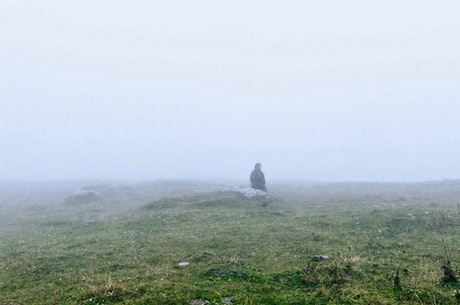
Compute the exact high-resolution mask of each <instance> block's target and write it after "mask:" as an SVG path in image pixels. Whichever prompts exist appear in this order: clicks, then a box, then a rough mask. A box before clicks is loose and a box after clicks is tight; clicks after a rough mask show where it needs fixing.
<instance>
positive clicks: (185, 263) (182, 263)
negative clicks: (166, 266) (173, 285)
mask: <svg viewBox="0 0 460 305" xmlns="http://www.w3.org/2000/svg"><path fill="white" fill-rule="evenodd" d="M189 264H190V263H189V262H181V263H179V267H186V266H188V265H189Z"/></svg>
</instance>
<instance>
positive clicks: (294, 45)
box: [0, 0, 460, 181]
mask: <svg viewBox="0 0 460 305" xmlns="http://www.w3.org/2000/svg"><path fill="white" fill-rule="evenodd" d="M459 12H460V3H459V2H458V1H454V0H452V1H415V0H408V1H393V0H390V1H383V2H375V1H326V2H324V1H316V2H312V1H283V2H281V1H239V0H237V1H162V2H161V3H160V2H158V1H143V0H139V1H130V2H127V1H86V0H84V1H72V2H68V1H51V0H43V1H17V0H2V1H1V2H0V44H1V47H0V58H1V60H0V147H1V149H0V180H50V179H52V180H56V179H214V178H228V179H248V175H249V172H250V171H251V170H252V168H253V166H254V163H255V162H261V163H262V167H263V168H262V169H263V171H264V173H265V175H266V178H267V180H270V179H272V180H281V179H301V180H307V181H357V180H359V181H363V180H370V181H411V180H435V179H455V178H459V177H460V119H459V115H460V86H459V84H460V18H459V17H458V14H459Z"/></svg>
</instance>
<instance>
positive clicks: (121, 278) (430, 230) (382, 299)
mask: <svg viewBox="0 0 460 305" xmlns="http://www.w3.org/2000/svg"><path fill="white" fill-rule="evenodd" d="M286 192H287V191H283V192H278V193H277V192H276V191H274V196H275V197H274V198H273V199H272V200H257V199H247V198H244V197H240V196H236V197H232V196H221V195H219V194H216V193H209V194H204V195H193V196H192V195H191V196H185V197H181V198H167V199H162V200H159V201H153V202H151V203H147V204H145V205H143V206H142V205H141V206H139V207H137V208H133V209H131V210H130V212H129V213H127V212H126V213H121V214H119V215H117V217H88V215H89V216H91V215H93V214H94V215H96V214H97V213H101V212H100V210H101V209H103V208H101V209H99V210H98V209H96V210H95V209H94V207H91V206H83V207H80V208H83V209H87V210H86V214H84V213H83V214H77V215H81V216H75V214H73V215H72V217H70V216H69V215H66V214H65V209H67V207H62V209H63V210H61V213H59V214H56V215H53V214H50V215H49V216H48V217H44V216H43V215H42V217H38V218H35V217H34V214H33V213H31V214H30V217H20V218H17V220H15V219H10V220H9V227H8V229H7V228H6V227H2V229H4V230H2V233H0V236H1V239H0V299H1V300H0V304H190V302H191V301H192V300H198V299H203V300H208V301H209V302H210V303H211V304H224V303H223V298H224V297H235V298H234V300H233V304H438V305H439V304H458V303H460V302H459V299H460V293H459V291H460V285H459V284H458V283H451V284H445V283H442V276H443V271H442V269H441V267H442V266H443V265H444V264H445V263H446V254H447V255H448V257H449V259H450V261H451V262H452V267H453V269H455V270H456V269H457V268H458V266H459V264H460V252H459V246H458V244H459V243H458V238H457V237H458V236H459V233H460V232H459V231H460V226H459V225H460V216H459V215H458V213H457V211H456V210H455V208H453V207H452V204H445V205H442V204H441V205H436V206H433V205H432V204H430V203H426V202H424V200H423V199H424V197H423V193H422V195H421V197H420V199H417V200H418V201H410V202H407V201H404V204H398V202H399V201H403V200H400V198H399V197H395V196H394V197H391V196H390V198H383V199H382V198H381V197H379V196H378V194H376V195H375V196H373V195H372V194H371V195H367V196H364V197H363V196H362V195H361V194H360V193H359V192H354V193H353V196H352V197H350V196H349V193H341V192H339V193H334V194H332V195H328V193H327V192H324V193H322V194H321V195H320V196H316V195H315V196H313V195H312V194H311V193H309V192H308V191H305V192H301V191H298V190H297V191H296V192H294V191H293V192H291V193H289V192H288V193H286ZM398 200H399V201H398ZM126 204H129V202H127V203H126ZM104 208H106V207H104ZM68 209H69V211H68V213H69V214H70V213H71V212H72V211H75V209H73V208H72V207H69V208H68ZM72 209H73V210H72ZM62 211H64V212H62ZM88 213H89V214H88ZM12 228H14V229H12ZM315 255H328V256H329V257H330V258H329V259H328V260H319V261H317V260H314V259H313V257H314V256H315ZM180 262H189V265H188V266H185V267H180V266H179V263H180ZM397 274H398V275H397Z"/></svg>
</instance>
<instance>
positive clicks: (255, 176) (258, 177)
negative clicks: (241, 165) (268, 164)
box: [251, 163, 267, 192]
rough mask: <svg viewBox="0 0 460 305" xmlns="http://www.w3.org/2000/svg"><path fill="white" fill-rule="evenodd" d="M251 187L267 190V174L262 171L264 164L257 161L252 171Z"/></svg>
mask: <svg viewBox="0 0 460 305" xmlns="http://www.w3.org/2000/svg"><path fill="white" fill-rule="evenodd" d="M251 187H252V188H254V189H257V190H262V191H265V192H266V191H267V189H266V188H265V176H264V173H262V165H260V163H256V166H255V167H254V170H253V171H252V172H251Z"/></svg>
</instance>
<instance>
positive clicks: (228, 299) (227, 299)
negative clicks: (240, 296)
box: [220, 295, 236, 305]
mask: <svg viewBox="0 0 460 305" xmlns="http://www.w3.org/2000/svg"><path fill="white" fill-rule="evenodd" d="M235 299H236V296H234V295H232V296H230V297H225V298H221V299H220V300H221V301H222V303H225V304H227V305H232V304H233V301H234V300H235Z"/></svg>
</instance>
